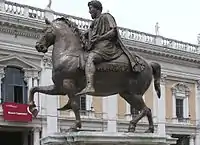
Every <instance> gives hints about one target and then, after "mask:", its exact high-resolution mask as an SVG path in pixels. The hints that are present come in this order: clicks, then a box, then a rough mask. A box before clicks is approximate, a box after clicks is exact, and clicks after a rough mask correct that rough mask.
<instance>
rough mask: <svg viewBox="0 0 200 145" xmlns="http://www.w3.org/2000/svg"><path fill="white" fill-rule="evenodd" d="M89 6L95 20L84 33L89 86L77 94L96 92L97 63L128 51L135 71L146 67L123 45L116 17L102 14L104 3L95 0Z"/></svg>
mask: <svg viewBox="0 0 200 145" xmlns="http://www.w3.org/2000/svg"><path fill="white" fill-rule="evenodd" d="M88 7H89V13H90V14H91V17H92V19H94V21H93V22H92V24H91V26H90V28H89V30H88V31H86V33H85V34H84V36H85V39H87V40H86V41H87V42H88V43H87V44H88V46H87V47H86V48H87V51H88V58H87V61H86V65H85V75H86V82H87V86H86V87H85V88H84V89H83V90H82V91H81V92H80V93H78V94H77V95H81V94H86V93H94V92H95V89H94V87H93V82H94V80H93V77H94V74H95V65H97V64H99V63H102V62H106V61H111V60H114V59H116V58H118V57H120V56H121V55H122V54H123V53H126V55H127V56H128V58H129V60H130V62H131V66H132V67H133V71H135V72H140V71H142V70H143V67H144V66H142V63H141V64H139V62H138V61H137V59H136V56H133V55H131V54H130V52H129V51H128V50H127V48H126V47H125V46H124V45H123V43H122V41H121V39H120V35H119V33H118V30H117V24H116V22H115V19H114V17H113V16H112V15H111V14H109V13H104V14H102V4H101V3H100V2H99V1H96V0H95V1H91V2H89V3H88Z"/></svg>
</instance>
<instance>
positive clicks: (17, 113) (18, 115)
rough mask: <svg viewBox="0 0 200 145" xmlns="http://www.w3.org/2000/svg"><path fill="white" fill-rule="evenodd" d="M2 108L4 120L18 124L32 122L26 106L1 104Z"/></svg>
mask: <svg viewBox="0 0 200 145" xmlns="http://www.w3.org/2000/svg"><path fill="white" fill-rule="evenodd" d="M2 107H3V117H4V120H7V121H19V122H30V121H32V115H31V114H30V113H29V112H28V110H27V108H28V105H27V104H17V103H8V102H5V103H3V104H2Z"/></svg>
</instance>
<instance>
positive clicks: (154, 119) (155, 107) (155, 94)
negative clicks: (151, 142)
mask: <svg viewBox="0 0 200 145" xmlns="http://www.w3.org/2000/svg"><path fill="white" fill-rule="evenodd" d="M153 85H154V84H153ZM157 110H158V95H157V93H156V90H155V88H154V87H153V110H152V112H153V113H152V116H153V121H154V123H156V122H157V120H158V119H157V118H158V113H157V112H158V111H157Z"/></svg>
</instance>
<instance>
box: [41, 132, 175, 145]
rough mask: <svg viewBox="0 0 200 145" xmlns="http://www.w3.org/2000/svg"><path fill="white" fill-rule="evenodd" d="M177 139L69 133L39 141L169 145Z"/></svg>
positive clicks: (62, 144) (60, 144) (71, 144)
mask: <svg viewBox="0 0 200 145" xmlns="http://www.w3.org/2000/svg"><path fill="white" fill-rule="evenodd" d="M176 141H177V139H175V138H171V137H170V136H163V137H161V136H159V135H158V134H146V133H143V134H141V133H140V134H138V133H117V132H116V133H109V132H85V131H80V132H71V133H56V134H52V135H49V136H47V137H45V138H42V139H41V144H42V145H170V144H176Z"/></svg>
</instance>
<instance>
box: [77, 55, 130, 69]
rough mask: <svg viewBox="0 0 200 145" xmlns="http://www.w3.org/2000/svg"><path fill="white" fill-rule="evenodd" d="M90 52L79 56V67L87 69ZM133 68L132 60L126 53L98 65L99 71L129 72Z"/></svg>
mask: <svg viewBox="0 0 200 145" xmlns="http://www.w3.org/2000/svg"><path fill="white" fill-rule="evenodd" d="M87 57H88V53H83V54H82V55H80V56H79V68H81V69H82V70H85V64H86V61H87ZM130 70H131V66H130V62H129V60H128V57H127V56H126V55H125V54H122V55H121V56H120V57H118V58H117V59H114V60H111V61H105V62H101V63H99V64H97V65H96V71H97V72H129V71H130Z"/></svg>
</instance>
